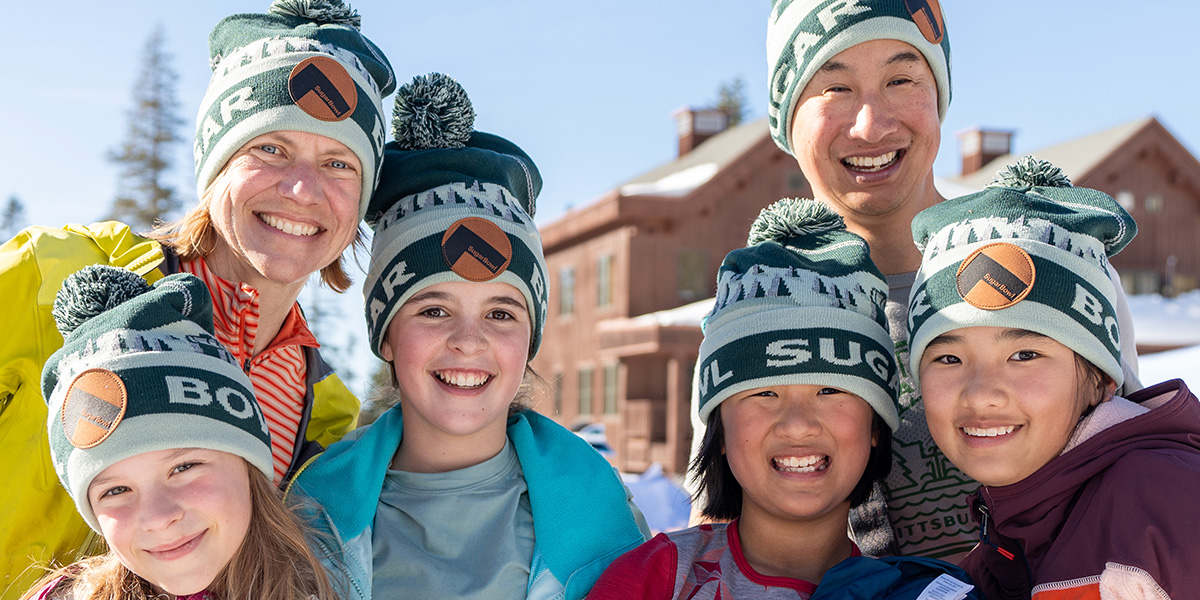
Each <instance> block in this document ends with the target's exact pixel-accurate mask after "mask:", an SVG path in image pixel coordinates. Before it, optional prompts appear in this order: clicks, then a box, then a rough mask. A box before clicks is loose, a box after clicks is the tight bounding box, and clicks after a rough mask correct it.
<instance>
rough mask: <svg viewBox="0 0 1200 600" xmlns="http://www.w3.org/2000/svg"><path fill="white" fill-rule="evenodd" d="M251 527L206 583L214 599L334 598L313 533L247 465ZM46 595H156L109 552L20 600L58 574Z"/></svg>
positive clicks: (90, 598)
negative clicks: (312, 544)
mask: <svg viewBox="0 0 1200 600" xmlns="http://www.w3.org/2000/svg"><path fill="white" fill-rule="evenodd" d="M250 509H251V516H250V527H249V529H248V530H247V531H246V537H245V539H243V540H242V545H241V546H239V547H238V550H237V552H235V553H234V554H233V558H231V559H230V560H229V564H227V565H225V568H223V569H221V571H220V572H219V573H218V574H217V576H216V578H215V579H213V581H212V583H210V584H209V586H208V592H209V593H210V594H211V595H212V596H213V597H214V598H216V599H217V600H242V599H245V598H254V599H255V600H258V599H263V600H310V599H316V600H337V598H338V595H337V594H336V593H335V592H334V589H333V586H332V585H331V583H330V581H329V577H328V576H327V575H326V573H325V569H324V568H323V567H322V566H321V563H320V561H319V560H318V559H317V557H316V555H315V554H313V552H312V550H311V549H310V548H309V545H308V541H309V539H310V538H309V536H311V535H316V534H315V532H312V531H311V530H309V529H308V528H307V527H305V526H304V525H302V522H301V520H300V517H298V516H297V515H296V514H295V512H294V511H292V510H291V509H289V508H288V507H287V506H285V505H284V503H283V499H282V498H281V497H280V493H279V490H278V489H276V488H275V486H274V485H272V484H271V482H270V481H269V480H267V478H266V476H264V475H263V474H262V472H260V471H259V470H258V469H255V468H254V467H250ZM63 576H65V578H64V579H63V581H62V582H61V583H59V584H58V585H57V586H56V587H55V592H53V593H51V595H50V598H72V599H74V600H143V599H145V600H161V599H162V598H165V597H166V596H165V595H164V594H161V593H160V592H158V591H156V590H155V589H154V587H153V586H152V585H150V583H149V582H148V581H146V580H145V579H142V578H141V577H139V576H138V575H137V574H136V573H134V572H133V571H130V570H129V569H128V568H126V567H125V565H123V564H121V561H120V560H118V559H117V556H116V554H115V553H113V552H106V553H105V554H102V555H100V556H95V557H92V558H88V559H85V560H81V561H79V562H77V563H74V564H71V565H68V566H66V567H62V568H60V569H57V570H55V571H54V572H52V573H50V574H48V575H46V576H45V577H43V578H42V579H41V580H40V581H38V582H37V584H36V585H34V586H33V587H32V588H31V589H30V590H29V591H28V592H26V593H25V595H24V596H22V597H21V600H32V599H33V598H36V597H37V595H38V593H39V592H40V591H41V590H42V588H44V587H45V586H46V585H49V583H50V582H51V581H53V580H54V579H56V578H58V577H63Z"/></svg>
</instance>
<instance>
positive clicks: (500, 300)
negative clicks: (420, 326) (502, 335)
mask: <svg viewBox="0 0 1200 600" xmlns="http://www.w3.org/2000/svg"><path fill="white" fill-rule="evenodd" d="M452 299H453V298H452V297H451V296H450V294H447V293H446V292H439V291H436V290H429V291H425V292H421V293H419V294H417V295H415V296H413V297H412V298H409V299H408V300H407V301H405V304H408V303H410V302H412V303H418V302H448V301H450V300H452ZM487 301H488V303H490V304H503V305H505V306H512V307H515V308H519V309H521V310H525V311H527V310H528V309H527V308H526V307H525V302H524V301H522V300H518V299H517V298H513V297H512V296H492V297H491V298H488V299H487Z"/></svg>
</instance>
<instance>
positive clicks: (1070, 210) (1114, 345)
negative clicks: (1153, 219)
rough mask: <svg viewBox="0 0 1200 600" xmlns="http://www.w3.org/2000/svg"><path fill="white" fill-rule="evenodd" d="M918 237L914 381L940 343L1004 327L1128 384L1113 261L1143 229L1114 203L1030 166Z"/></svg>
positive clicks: (933, 216)
mask: <svg viewBox="0 0 1200 600" xmlns="http://www.w3.org/2000/svg"><path fill="white" fill-rule="evenodd" d="M912 231H913V240H914V241H915V242H916V244H917V247H918V248H919V249H920V250H921V252H922V254H923V257H922V259H921V268H920V269H919V270H918V271H917V275H916V280H915V281H914V282H913V285H912V292H911V296H910V297H909V312H908V331H909V344H910V347H911V349H912V351H911V354H910V356H909V361H910V367H911V370H910V372H911V373H912V375H913V380H914V381H916V380H917V379H918V377H919V374H920V369H919V368H918V367H919V366H920V364H921V355H922V354H923V353H924V352H925V348H926V347H927V346H928V345H929V342H930V341H932V340H933V339H934V338H936V337H937V336H939V335H942V334H943V333H946V332H948V331H953V330H955V329H960V328H963V327H1007V328H1013V329H1025V330H1028V331H1033V332H1036V333H1040V334H1042V335H1045V336H1048V337H1051V338H1053V339H1054V340H1055V341H1057V342H1059V343H1061V344H1063V345H1064V346H1066V347H1068V348H1070V349H1072V350H1074V351H1075V352H1076V353H1078V354H1079V355H1080V356H1082V357H1083V358H1086V359H1087V360H1088V361H1089V362H1091V363H1092V364H1094V365H1096V366H1097V367H1099V368H1100V370H1101V371H1104V372H1105V373H1106V374H1108V376H1109V377H1112V379H1113V381H1115V382H1116V383H1117V387H1118V388H1119V387H1120V386H1121V385H1122V384H1123V383H1124V380H1125V377H1124V373H1123V372H1122V370H1121V332H1120V330H1119V329H1118V327H1117V316H1116V311H1114V309H1113V307H1114V305H1115V303H1116V288H1115V287H1114V286H1113V283H1112V279H1111V277H1110V272H1111V269H1112V267H1111V266H1110V265H1109V263H1108V257H1110V256H1112V255H1114V254H1116V253H1117V252H1120V251H1121V249H1122V248H1124V247H1125V245H1126V244H1128V243H1129V241H1130V240H1132V239H1133V236H1135V235H1137V223H1135V222H1134V221H1133V218H1132V217H1130V216H1129V213H1127V212H1125V209H1123V208H1121V206H1120V205H1119V204H1117V203H1116V201H1114V200H1113V199H1112V198H1110V197H1109V196H1108V195H1107V194H1104V193H1103V192H1098V191H1096V190H1090V189H1087V188H1077V187H1072V186H1071V181H1070V180H1069V179H1067V177H1066V176H1065V175H1063V173H1062V171H1061V170H1059V169H1058V167H1055V166H1054V165H1052V164H1050V163H1048V162H1045V161H1042V160H1038V159H1035V158H1033V157H1026V158H1024V159H1022V160H1021V161H1019V162H1018V163H1017V164H1015V165H1012V166H1010V167H1008V168H1007V169H1006V170H1005V171H1003V172H1001V173H1000V174H999V175H998V177H997V179H996V181H994V182H992V183H991V184H989V185H988V187H987V188H985V189H984V190H983V191H982V192H978V193H975V194H968V195H966V196H962V197H960V198H955V199H953V200H946V201H944V202H942V203H940V204H937V205H935V206H932V207H930V208H927V209H925V210H924V211H922V212H921V213H920V214H918V215H917V216H916V218H914V219H913V222H912Z"/></svg>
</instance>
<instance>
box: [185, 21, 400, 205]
mask: <svg viewBox="0 0 1200 600" xmlns="http://www.w3.org/2000/svg"><path fill="white" fill-rule="evenodd" d="M360 23H361V19H360V17H359V16H358V13H357V12H355V11H354V10H352V9H350V8H349V7H348V6H345V5H344V4H343V3H342V0H275V1H274V2H273V3H272V4H271V7H270V8H269V9H268V10H267V12H266V14H258V13H247V14H238V15H232V16H230V17H226V18H225V19H224V20H222V21H221V22H220V23H217V26H216V27H215V28H214V29H213V30H212V33H211V34H209V37H208V45H209V54H210V59H209V60H210V62H211V66H212V71H213V73H212V78H211V79H210V80H209V82H208V92H207V93H206V94H205V95H204V100H203V101H202V102H201V103H200V112H199V114H198V115H197V116H196V142H195V146H194V147H193V153H194V155H195V160H196V186H197V190H198V193H199V196H200V197H201V198H203V197H204V193H205V191H206V190H207V189H208V187H209V186H210V185H211V184H212V182H213V180H214V179H216V177H217V174H218V173H219V172H220V171H221V169H223V168H224V167H225V163H227V162H229V158H230V157H231V156H233V154H234V153H235V152H237V151H238V150H239V149H240V148H241V147H242V146H244V145H245V144H246V143H247V142H249V141H250V140H252V139H254V138H255V137H258V136H260V135H262V134H264V133H270V132H273V131H303V132H306V133H315V134H317V135H323V136H325V137H328V138H331V139H334V140H337V141H339V142H341V143H343V144H345V145H346V147H347V148H349V149H350V150H351V151H352V152H354V154H355V155H357V156H358V159H359V160H360V161H362V169H363V172H362V196H361V198H360V199H359V211H358V212H359V216H360V217H361V215H362V214H363V211H365V210H366V208H367V202H368V200H369V199H370V197H371V192H372V191H374V189H375V185H376V183H377V182H378V180H379V169H380V165H381V156H382V154H383V132H384V129H383V98H384V97H386V96H387V95H388V94H390V93H392V90H393V89H394V88H395V85H396V83H395V75H394V74H393V73H392V66H391V65H390V64H389V63H388V60H387V58H385V57H384V56H383V52H381V51H380V50H379V48H378V47H377V46H376V45H375V44H373V43H372V42H371V40H368V39H367V38H365V37H363V35H362V33H360V32H359V25H360Z"/></svg>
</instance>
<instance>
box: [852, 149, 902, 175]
mask: <svg viewBox="0 0 1200 600" xmlns="http://www.w3.org/2000/svg"><path fill="white" fill-rule="evenodd" d="M897 154H899V151H898V150H892V151H891V152H888V153H887V154H884V155H883V156H851V157H849V158H845V159H843V160H842V162H844V163H846V164H847V165H850V166H851V167H854V168H855V169H858V170H860V171H878V170H879V169H881V168H883V167H884V166H885V165H889V164H891V163H892V161H893V160H896V155H897Z"/></svg>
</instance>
